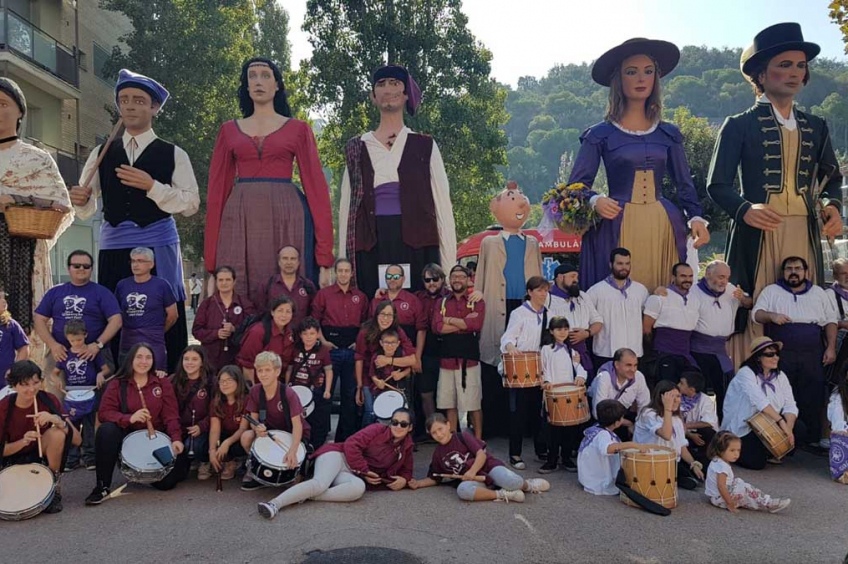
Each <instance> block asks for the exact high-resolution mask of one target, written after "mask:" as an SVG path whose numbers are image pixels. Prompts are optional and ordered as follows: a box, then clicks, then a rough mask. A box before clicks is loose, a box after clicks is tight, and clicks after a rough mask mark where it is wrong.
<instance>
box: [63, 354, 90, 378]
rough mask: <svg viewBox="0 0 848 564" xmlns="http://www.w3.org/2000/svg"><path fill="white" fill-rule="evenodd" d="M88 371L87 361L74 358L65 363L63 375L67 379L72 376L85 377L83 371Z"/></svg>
mask: <svg viewBox="0 0 848 564" xmlns="http://www.w3.org/2000/svg"><path fill="white" fill-rule="evenodd" d="M87 369H88V361H87V360H83V359H81V358H74V359H71V360H69V361H68V362H66V363H65V375H66V377H67V378H68V379H71V378H73V377H74V376H77V377H82V376H85V371H86V370H87Z"/></svg>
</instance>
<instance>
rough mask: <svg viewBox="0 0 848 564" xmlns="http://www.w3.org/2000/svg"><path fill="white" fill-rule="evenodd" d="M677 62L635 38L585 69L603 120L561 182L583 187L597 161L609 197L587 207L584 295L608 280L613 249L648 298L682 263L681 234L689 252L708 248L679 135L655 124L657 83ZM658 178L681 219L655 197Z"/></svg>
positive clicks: (653, 43) (668, 47) (672, 49)
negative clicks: (591, 215) (599, 96)
mask: <svg viewBox="0 0 848 564" xmlns="http://www.w3.org/2000/svg"><path fill="white" fill-rule="evenodd" d="M679 59H680V51H679V50H678V49H677V47H676V46H674V45H673V44H672V43H668V42H666V41H657V40H649V39H640V38H637V39H630V40H628V41H625V42H624V43H622V44H621V45H619V46H618V47H615V48H613V49H611V50H609V51H607V52H606V53H604V54H603V55H602V56H601V57H600V58H599V59H598V60H597V61H596V62H595V64H594V66H593V67H592V78H593V79H594V81H595V82H597V83H598V84H601V85H603V86H608V87H609V88H610V97H609V106H608V109H607V116H606V120H605V121H603V122H601V123H599V124H597V125H593V126H592V127H590V128H589V129H587V130H586V131H585V132H584V133H583V135H582V136H581V137H580V142H581V147H580V152H579V154H578V155H577V159H576V161H575V163H574V169H573V170H572V172H571V177H570V178H569V183H572V182H582V183H584V184H586V185H587V186H590V187H591V186H592V184H593V182H594V181H595V176H596V175H597V172H598V167H599V166H600V164H601V161H603V163H604V166H605V168H606V172H607V179H608V181H609V196H602V195H600V194H597V193H596V195H595V196H593V197H592V198H591V200H590V202H591V204H592V206H593V207H594V208H595V211H597V212H598V215H599V216H600V217H601V218H602V219H601V220H600V221H599V222H598V223H597V224H596V225H595V226H594V227H592V228H591V229H590V230H589V231H588V232H586V234H585V235H584V236H583V242H582V250H581V254H580V280H581V282H582V283H583V284H584V285H585V287H587V288H588V287H590V286H592V285H593V284H595V283H596V282H599V281H600V280H603V279H604V278H605V277H606V276H607V275H608V274H609V253H610V251H611V250H612V249H614V248H616V247H625V248H627V249H629V250H630V252H631V253H632V257H633V263H632V264H633V269H632V271H631V277H632V278H633V279H634V280H637V281H638V282H641V283H642V284H644V285H645V286H646V287H647V288H648V291H650V292H653V290H654V288H656V287H657V286H659V285H662V284H666V283H668V276H669V272H671V267H672V266H673V265H674V264H675V263H677V262H685V261H686V237H687V235H688V233H689V230H691V232H692V235H693V236H694V237H695V247H696V248H698V247H701V246H703V245H704V244H706V243H707V242H708V241H709V237H710V236H709V231H708V230H707V222H706V221H705V220H703V219H702V218H701V217H700V215H701V206H700V204H699V202H698V195H697V193H696V191H695V186H694V184H693V182H692V177H691V175H690V172H689V165H688V163H687V162H686V155H685V153H684V150H683V135H682V134H681V133H680V130H679V129H677V127H675V126H674V125H672V124H670V123H667V122H664V121H662V120H661V116H662V102H661V92H660V82H659V78H660V77H662V76H664V75H666V74H668V73H669V72H671V70H672V69H674V67H675V66H676V65H677V62H678V60H679ZM666 173H667V174H668V175H669V176H670V177H671V180H672V181H673V183H674V185H675V187H676V189H677V199H678V200H679V204H680V206H681V207H682V208H683V211H681V209H680V208H679V207H678V206H677V205H676V204H675V203H674V202H672V201H670V200H668V199H666V198H664V197H663V194H662V181H663V177H664V176H665V175H666ZM684 212H685V217H684ZM687 224H688V225H687Z"/></svg>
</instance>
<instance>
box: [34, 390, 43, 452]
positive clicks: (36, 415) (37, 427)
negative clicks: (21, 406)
mask: <svg viewBox="0 0 848 564" xmlns="http://www.w3.org/2000/svg"><path fill="white" fill-rule="evenodd" d="M32 409H33V410H34V411H35V419H33V420H32V422H33V424H35V432H36V434H37V435H38V458H41V457H42V456H43V453H42V450H41V427H39V426H38V395H37V394H36V396H35V397H34V398H32Z"/></svg>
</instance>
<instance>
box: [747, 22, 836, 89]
mask: <svg viewBox="0 0 848 564" xmlns="http://www.w3.org/2000/svg"><path fill="white" fill-rule="evenodd" d="M786 51H803V52H804V54H806V55H807V61H808V62H809V61H812V60H813V59H815V58H816V56H818V54H819V53H820V52H821V47H819V46H818V45H817V44H815V43H811V42H809V41H804V34H803V33H801V25H800V24H797V23H791V22H790V23H779V24H775V25H773V26H770V27H767V28H765V29H764V30H762V31H761V32H760V33H758V34H757V35H756V36H754V42H753V43H751V45H749V46H748V48H747V49H745V50H744V51H742V56H741V57H740V59H739V68H740V69H741V70H742V74H744V75H746V76H751V72H752V69H754V68H756V67H758V66H759V65H760V64H761V63H763V62H767V61H769V60H771V58H772V57H774V56H776V55H779V54H781V53H784V52H786Z"/></svg>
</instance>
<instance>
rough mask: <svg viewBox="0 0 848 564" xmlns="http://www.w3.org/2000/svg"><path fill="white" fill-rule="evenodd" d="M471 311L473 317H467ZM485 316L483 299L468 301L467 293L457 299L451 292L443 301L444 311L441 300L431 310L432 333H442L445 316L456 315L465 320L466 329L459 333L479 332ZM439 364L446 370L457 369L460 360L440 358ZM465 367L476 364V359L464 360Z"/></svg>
mask: <svg viewBox="0 0 848 564" xmlns="http://www.w3.org/2000/svg"><path fill="white" fill-rule="evenodd" d="M472 313H476V314H477V315H476V316H475V317H468V316H469V315H471V314H472ZM485 316H486V304H484V303H483V300H480V301H479V302H477V303H475V304H471V303H469V302H468V294H465V295H463V296H462V297H460V298H459V299H457V297H456V295H455V294H451V295H450V296H448V297H447V298H446V299H445V301H444V311H442V302H441V301H439V303H437V304H436V306H435V308H434V310H433V325H432V327H433V333H437V334H439V335H441V334H442V330H443V329H444V326H445V317H458V318H461V319H464V320H465V325H466V326H467V327H468V329H467V330H465V331H461V332H459V333H452V334H456V335H459V334H461V333H479V332H480V331H481V330H482V329H483V318H484V317H485ZM439 365H440V366H441V367H442V368H444V369H446V370H459V369H460V367H461V366H462V361H461V360H460V359H457V358H442V359H440V360H439ZM465 366H466V367H469V368H470V367H472V366H477V361H476V360H466V361H465Z"/></svg>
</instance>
